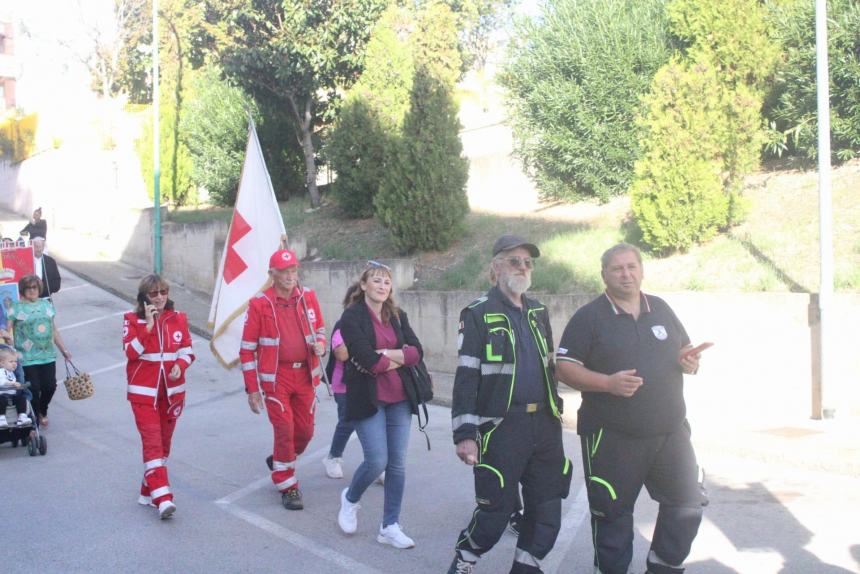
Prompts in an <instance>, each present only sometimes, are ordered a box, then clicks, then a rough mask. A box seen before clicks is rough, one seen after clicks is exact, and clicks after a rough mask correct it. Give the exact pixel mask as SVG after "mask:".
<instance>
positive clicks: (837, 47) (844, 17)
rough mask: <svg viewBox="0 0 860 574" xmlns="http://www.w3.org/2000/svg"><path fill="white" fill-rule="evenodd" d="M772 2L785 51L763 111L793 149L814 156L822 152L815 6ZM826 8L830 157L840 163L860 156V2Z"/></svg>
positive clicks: (833, 0) (839, 0)
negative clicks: (816, 68)
mask: <svg viewBox="0 0 860 574" xmlns="http://www.w3.org/2000/svg"><path fill="white" fill-rule="evenodd" d="M768 5H769V7H770V10H771V12H770V19H771V22H772V24H773V28H774V31H775V35H776V37H777V38H778V40H779V41H780V42H781V44H782V47H783V51H784V52H783V62H782V65H781V66H780V69H779V73H778V75H777V78H776V83H775V85H774V88H773V92H772V94H771V95H770V97H769V98H768V106H767V108H766V110H765V115H766V117H768V118H770V119H771V120H773V121H774V123H775V126H776V129H778V130H779V131H781V132H783V133H784V134H786V135H787V136H788V138H787V142H786V143H787V144H788V151H789V153H791V154H794V155H798V156H800V157H805V158H808V159H813V160H814V159H816V158H817V156H818V109H817V91H816V78H815V66H816V57H815V6H814V3H813V2H800V1H798V0H788V1H785V0H783V1H781V2H770V3H769V4H768ZM827 7H828V55H829V58H828V59H829V67H830V130H831V136H830V145H831V152H832V154H833V157H832V158H831V160H832V161H834V162H841V161H847V160H849V159H851V158H854V157H860V82H858V81H857V78H858V77H860V4H858V3H857V1H856V0H830V1H829V2H827Z"/></svg>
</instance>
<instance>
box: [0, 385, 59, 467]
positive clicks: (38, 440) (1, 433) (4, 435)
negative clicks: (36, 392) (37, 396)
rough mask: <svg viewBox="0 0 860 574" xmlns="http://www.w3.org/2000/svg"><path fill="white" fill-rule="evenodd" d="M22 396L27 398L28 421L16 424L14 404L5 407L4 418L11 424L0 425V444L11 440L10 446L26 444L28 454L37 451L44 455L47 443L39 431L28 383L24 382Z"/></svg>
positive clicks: (34, 454) (32, 454) (16, 413)
mask: <svg viewBox="0 0 860 574" xmlns="http://www.w3.org/2000/svg"><path fill="white" fill-rule="evenodd" d="M24 397H25V398H26V399H27V416H28V417H30V422H29V423H24V424H17V423H16V422H15V421H16V420H17V419H18V411H16V410H15V407H14V406H9V407H7V408H6V413H5V414H6V420H7V421H9V422H10V423H11V424H10V425H9V426H5V427H0V444H3V443H4V442H11V443H12V448H18V445H19V444H20V445H21V446H26V447H27V451H28V452H29V453H30V456H36V453H37V452H38V453H39V454H40V455H44V454H45V453H47V452H48V443H47V441H46V440H45V437H44V436H43V435H42V433H41V432H39V417H37V416H36V412H35V411H34V410H33V404H32V401H33V394H32V393H31V392H30V383H24Z"/></svg>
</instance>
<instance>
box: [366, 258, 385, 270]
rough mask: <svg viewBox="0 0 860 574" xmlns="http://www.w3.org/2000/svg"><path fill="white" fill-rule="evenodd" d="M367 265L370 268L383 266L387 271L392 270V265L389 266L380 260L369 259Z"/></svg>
mask: <svg viewBox="0 0 860 574" xmlns="http://www.w3.org/2000/svg"><path fill="white" fill-rule="evenodd" d="M367 266H368V267H370V268H375V267H381V268H382V269H385V270H386V271H391V267H389V266H388V265H386V264H385V263H380V262H379V261H374V260H373V259H370V260H368V262H367Z"/></svg>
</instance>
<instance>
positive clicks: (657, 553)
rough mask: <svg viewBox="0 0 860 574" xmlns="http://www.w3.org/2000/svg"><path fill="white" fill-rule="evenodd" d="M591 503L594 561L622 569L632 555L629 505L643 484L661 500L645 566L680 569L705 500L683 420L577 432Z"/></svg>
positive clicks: (664, 572)
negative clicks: (638, 428)
mask: <svg viewBox="0 0 860 574" xmlns="http://www.w3.org/2000/svg"><path fill="white" fill-rule="evenodd" d="M580 443H581V445H582V461H583V466H584V467H585V481H586V487H587V489H588V503H589V506H590V507H591V530H592V539H593V541H594V565H595V566H597V568H598V569H599V571H600V572H601V573H602V574H626V573H627V569H628V567H629V566H630V562H631V561H632V559H633V507H634V505H635V504H636V499H637V498H638V497H639V492H640V491H641V490H642V486H643V485H644V486H645V488H646V489H648V494H650V495H651V498H652V499H654V500H656V501H657V502H658V503H659V504H660V510H659V513H658V515H657V524H656V525H655V527H654V536H653V538H652V542H651V550H650V552H649V554H648V560H647V563H648V570H649V572H652V573H653V574H680V573H681V572H683V571H684V567H683V564H684V560H685V559H686V558H687V555H688V554H689V553H690V547H691V546H692V544H693V539H694V538H695V537H696V533H697V532H698V530H699V524H700V523H701V521H702V507H703V506H705V505H706V504H707V497H706V496H705V493H704V488H703V486H702V485H701V484H700V482H699V467H698V465H697V464H696V454H695V452H694V451H693V445H692V443H691V442H690V426H689V424H688V423H687V421H684V422H683V423H682V424H681V425H679V427H678V429H677V430H675V431H674V432H672V433H670V434H664V435H656V436H648V437H634V436H630V435H626V434H623V433H618V432H614V431H611V430H608V429H602V430H600V431H598V432H594V433H588V434H584V435H580Z"/></svg>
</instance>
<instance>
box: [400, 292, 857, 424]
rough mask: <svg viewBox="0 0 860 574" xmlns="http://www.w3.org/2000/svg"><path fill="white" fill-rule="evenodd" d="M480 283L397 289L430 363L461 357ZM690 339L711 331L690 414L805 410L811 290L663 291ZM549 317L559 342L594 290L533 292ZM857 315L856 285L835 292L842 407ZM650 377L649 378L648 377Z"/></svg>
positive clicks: (836, 400) (442, 366) (440, 365)
mask: <svg viewBox="0 0 860 574" xmlns="http://www.w3.org/2000/svg"><path fill="white" fill-rule="evenodd" d="M480 295H481V293H477V292H474V293H468V292H431V291H409V292H404V293H400V294H399V301H400V304H401V306H402V307H403V308H404V309H405V310H406V311H407V312H408V313H409V318H410V322H411V323H412V325H413V327H414V328H415V331H416V332H417V333H418V336H419V337H420V338H421V341H422V344H423V345H424V347H425V351H426V357H427V362H428V366H429V367H430V368H431V369H432V370H435V371H441V372H448V373H450V372H453V371H454V370H455V369H456V365H457V354H456V353H457V326H458V323H459V312H460V309H461V308H462V307H463V306H465V305H466V304H468V303H469V302H470V301H472V300H473V299H474V298H476V297H478V296H480ZM660 296H661V297H662V298H663V299H665V300H666V301H667V302H668V303H669V304H670V305H671V306H672V308H673V309H674V310H675V312H676V313H677V315H678V317H679V318H680V319H681V321H682V322H683V323H684V325H685V327H686V329H687V332H688V333H689V335H690V338H691V339H692V340H693V342H694V343H700V342H704V341H712V342H714V343H715V346H714V347H713V348H712V349H709V350H708V351H707V352H705V353H704V355H703V359H702V368H701V370H700V373H699V374H698V375H697V376H695V377H688V379H687V380H688V383H687V388H686V391H685V392H686V395H687V399H688V405H689V408H690V411H691V415H692V414H693V413H695V415H696V416H697V417H716V418H721V419H724V420H728V421H731V420H732V419H733V418H734V417H736V416H741V415H740V414H739V413H745V414H744V416H749V413H755V416H758V417H761V418H762V419H766V418H768V417H771V416H776V415H777V414H778V415H780V416H783V415H785V414H786V413H789V414H790V416H791V417H792V418H800V419H804V418H809V416H810V414H811V409H812V405H811V400H812V392H811V388H812V385H811V381H812V363H811V338H810V327H809V321H808V318H809V302H810V296H809V295H807V294H795V293H694V292H683V293H664V294H660ZM538 297H539V298H540V300H541V301H543V303H544V304H546V305H547V307H548V309H549V312H550V317H551V318H552V329H553V335H554V337H553V338H554V340H555V344H556V346H557V345H558V342H559V340H560V339H561V335H562V333H563V331H564V327H565V325H566V324H567V321H568V320H569V319H570V317H571V316H572V315H573V313H574V312H575V311H576V309H577V308H579V306H580V305H582V304H583V303H585V302H587V301H589V300H591V299H592V298H593V297H594V295H583V294H575V295H539V296H538ZM858 322H860V295H858V294H839V295H836V296H835V297H834V304H833V309H832V311H831V328H832V338H831V344H832V346H833V350H832V355H831V360H832V364H831V367H832V372H833V373H834V374H835V375H836V376H835V380H832V381H831V384H830V387H829V388H827V389H825V391H826V392H827V393H829V394H830V396H831V401H830V402H831V403H832V404H836V405H838V408H839V410H840V411H841V412H843V413H846V412H847V413H851V414H854V415H860V384H858V383H860V381H859V380H858V378H860V376H858V373H860V353H858V352H857V349H856V347H857V337H856V335H855V334H854V329H855V325H857V324H858ZM645 384H647V381H646V383H645Z"/></svg>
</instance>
